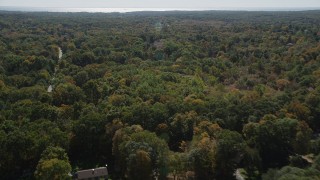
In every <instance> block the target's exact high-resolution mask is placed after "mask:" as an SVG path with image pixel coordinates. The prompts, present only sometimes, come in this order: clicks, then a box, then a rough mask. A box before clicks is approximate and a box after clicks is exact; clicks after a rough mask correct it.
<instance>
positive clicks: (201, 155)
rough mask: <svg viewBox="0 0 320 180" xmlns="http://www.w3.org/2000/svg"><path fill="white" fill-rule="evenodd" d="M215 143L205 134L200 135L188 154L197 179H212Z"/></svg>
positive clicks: (214, 162)
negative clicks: (194, 146)
mask: <svg viewBox="0 0 320 180" xmlns="http://www.w3.org/2000/svg"><path fill="white" fill-rule="evenodd" d="M216 151H217V148H216V141H215V140H213V139H210V138H209V137H208V135H207V134H206V133H203V134H202V137H201V139H200V141H199V142H198V143H197V145H196V148H194V149H192V150H191V152H190V157H191V159H192V161H193V169H194V172H195V176H196V178H197V179H214V178H215V168H216V165H217V163H216Z"/></svg>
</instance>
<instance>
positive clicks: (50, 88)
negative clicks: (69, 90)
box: [47, 47, 62, 92]
mask: <svg viewBox="0 0 320 180" xmlns="http://www.w3.org/2000/svg"><path fill="white" fill-rule="evenodd" d="M58 48H59V49H58V53H59V55H58V57H59V59H58V62H59V61H60V59H61V58H62V50H61V48H60V47H58ZM58 67H59V66H58V63H57V64H56V66H55V67H54V74H53V77H52V79H51V84H50V85H49V87H48V90H47V91H48V92H52V90H53V85H52V82H53V81H54V79H55V77H56V73H57V71H58Z"/></svg>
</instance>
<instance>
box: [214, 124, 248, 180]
mask: <svg viewBox="0 0 320 180" xmlns="http://www.w3.org/2000/svg"><path fill="white" fill-rule="evenodd" d="M216 138H217V147H216V164H217V165H216V168H215V174H216V178H218V179H220V178H225V179H232V177H233V173H234V172H235V170H236V168H237V167H238V165H239V164H240V162H241V160H242V157H243V155H244V150H245V142H244V140H243V138H242V136H241V134H239V133H238V132H236V131H230V130H221V131H219V132H218V133H217V136H216Z"/></svg>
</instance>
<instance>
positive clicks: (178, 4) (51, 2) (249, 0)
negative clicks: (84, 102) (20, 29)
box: [0, 0, 320, 9]
mask: <svg viewBox="0 0 320 180" xmlns="http://www.w3.org/2000/svg"><path fill="white" fill-rule="evenodd" d="M0 6H28V7H74V8H76V7H81V8H84V7H88V8H208V9H209V8H219V7H230V8H237V7H239V8H243V7H249V8H250V7H260V8H261V7H262V8H263V7H265V8H268V7H277V8H288V7H289V8H290V7H295V8H297V7H298V8H303V7H311V8H314V7H320V0H0Z"/></svg>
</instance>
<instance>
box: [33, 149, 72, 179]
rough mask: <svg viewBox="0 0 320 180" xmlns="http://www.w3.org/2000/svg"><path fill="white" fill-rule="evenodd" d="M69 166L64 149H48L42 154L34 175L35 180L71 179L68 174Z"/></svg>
mask: <svg viewBox="0 0 320 180" xmlns="http://www.w3.org/2000/svg"><path fill="white" fill-rule="evenodd" d="M70 172H71V165H70V163H69V159H68V156H67V154H66V153H65V151H64V149H62V148H59V147H51V146H50V147H48V148H47V149H46V150H45V151H44V152H43V153H42V154H41V159H40V161H39V163H38V165H37V169H36V171H35V173H34V176H35V178H36V179H39V180H40V179H41V180H42V179H54V180H64V179H71V177H70V176H68V173H70Z"/></svg>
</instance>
